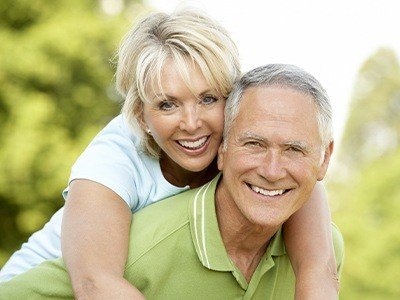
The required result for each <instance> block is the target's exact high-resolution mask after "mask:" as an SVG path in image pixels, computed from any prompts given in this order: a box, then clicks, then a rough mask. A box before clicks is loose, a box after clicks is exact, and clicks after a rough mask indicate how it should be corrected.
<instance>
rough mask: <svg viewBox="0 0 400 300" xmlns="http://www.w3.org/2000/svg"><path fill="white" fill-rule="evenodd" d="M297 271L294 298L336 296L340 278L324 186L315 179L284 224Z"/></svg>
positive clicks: (285, 235) (292, 260) (330, 297)
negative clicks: (301, 203) (302, 202)
mask: <svg viewBox="0 0 400 300" xmlns="http://www.w3.org/2000/svg"><path fill="white" fill-rule="evenodd" d="M284 239H285V245H286V248H287V251H288V255H289V258H290V261H291V263H292V266H293V270H294V272H295V275H296V296H295V298H296V299H307V300H308V299H337V298H338V292H339V280H338V276H337V269H336V261H335V254H334V249H333V242H332V232H331V215H330V211H329V206H328V200H327V195H326V191H325V188H324V186H323V184H322V183H321V182H317V184H316V186H315V188H314V190H313V193H312V195H311V198H310V200H309V201H308V202H307V203H306V204H305V205H304V206H303V207H302V208H301V209H300V210H299V211H297V212H296V213H295V214H294V215H292V216H291V217H290V218H289V220H287V221H286V222H285V224H284Z"/></svg>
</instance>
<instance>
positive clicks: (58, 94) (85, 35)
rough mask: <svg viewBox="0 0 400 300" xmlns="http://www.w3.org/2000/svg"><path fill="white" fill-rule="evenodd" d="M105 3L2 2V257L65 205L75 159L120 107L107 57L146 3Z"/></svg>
mask: <svg viewBox="0 0 400 300" xmlns="http://www.w3.org/2000/svg"><path fill="white" fill-rule="evenodd" d="M111 2H112V3H111V5H112V6H110V1H106V0H104V1H80V0H55V1H46V0H36V1H30V0H17V1H14V0H2V1H1V2H0V41H1V42H0V207H1V208H0V228H1V234H0V266H2V265H3V264H4V263H5V261H6V260H7V259H8V257H9V255H10V254H11V253H12V252H13V251H15V250H16V249H18V248H19V247H20V246H21V244H22V242H23V241H25V240H26V239H27V237H28V236H29V235H30V234H31V233H32V232H33V231H36V230H38V229H39V228H41V227H42V226H43V224H44V223H45V222H46V221H47V220H48V219H49V218H50V216H51V215H52V214H53V213H54V211H55V210H56V209H57V208H59V207H61V206H62V205H63V202H64V200H63V199H62V197H61V191H62V190H63V189H64V188H65V186H66V183H67V181H68V176H69V171H70V167H71V165H72V164H73V162H74V161H75V159H76V158H77V156H78V155H79V154H80V153H81V152H82V151H83V149H84V148H85V146H86V145H87V144H88V142H89V141H90V140H91V139H92V138H93V136H94V135H95V134H96V133H97V132H98V131H99V130H100V129H101V128H102V127H103V126H104V125H105V124H106V123H107V122H108V121H109V120H110V119H111V118H113V117H114V116H116V115H117V114H118V113H119V110H120V103H119V100H120V99H119V98H118V96H117V94H116V92H115V90H114V84H113V73H114V67H113V65H112V64H111V62H110V59H111V58H112V57H113V54H114V52H115V50H116V49H117V48H118V44H119V41H120V40H121V38H122V36H123V34H124V33H125V32H126V30H127V29H128V27H129V26H130V25H131V23H133V21H134V20H135V19H136V16H137V15H138V14H142V13H143V11H144V7H143V6H142V5H141V4H139V3H137V2H136V1H130V2H125V3H124V2H122V1H111ZM118 3H119V4H120V9H115V8H116V6H115V5H116V4H118ZM117 8H118V7H117ZM111 13H112V14H111Z"/></svg>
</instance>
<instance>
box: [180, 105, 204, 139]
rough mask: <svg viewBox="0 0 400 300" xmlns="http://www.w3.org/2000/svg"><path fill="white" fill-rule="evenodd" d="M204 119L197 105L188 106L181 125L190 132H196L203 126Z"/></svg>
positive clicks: (182, 128)
mask: <svg viewBox="0 0 400 300" xmlns="http://www.w3.org/2000/svg"><path fill="white" fill-rule="evenodd" d="M202 123H203V122H202V120H201V117H200V115H199V112H198V110H197V109H196V107H191V108H188V109H186V110H185V111H184V113H183V115H182V118H181V121H180V123H179V127H180V129H181V130H185V131H187V132H189V133H194V132H195V131H196V130H197V129H198V128H200V127H201V126H202Z"/></svg>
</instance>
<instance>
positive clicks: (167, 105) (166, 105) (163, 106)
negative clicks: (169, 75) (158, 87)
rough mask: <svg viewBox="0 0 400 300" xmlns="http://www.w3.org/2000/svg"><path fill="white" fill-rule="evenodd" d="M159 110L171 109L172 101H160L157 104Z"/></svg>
mask: <svg viewBox="0 0 400 300" xmlns="http://www.w3.org/2000/svg"><path fill="white" fill-rule="evenodd" d="M158 107H159V108H160V109H161V110H167V111H168V110H171V109H173V108H174V107H175V104H174V103H173V102H170V101H162V102H161V103H160V104H159V106H158Z"/></svg>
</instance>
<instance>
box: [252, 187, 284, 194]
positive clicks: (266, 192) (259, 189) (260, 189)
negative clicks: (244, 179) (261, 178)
mask: <svg viewBox="0 0 400 300" xmlns="http://www.w3.org/2000/svg"><path fill="white" fill-rule="evenodd" d="M250 187H251V189H252V190H253V191H255V192H256V193H259V194H262V195H264V196H278V195H282V194H283V192H284V191H285V190H270V191H269V190H264V189H262V188H260V187H258V186H255V185H250Z"/></svg>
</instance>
